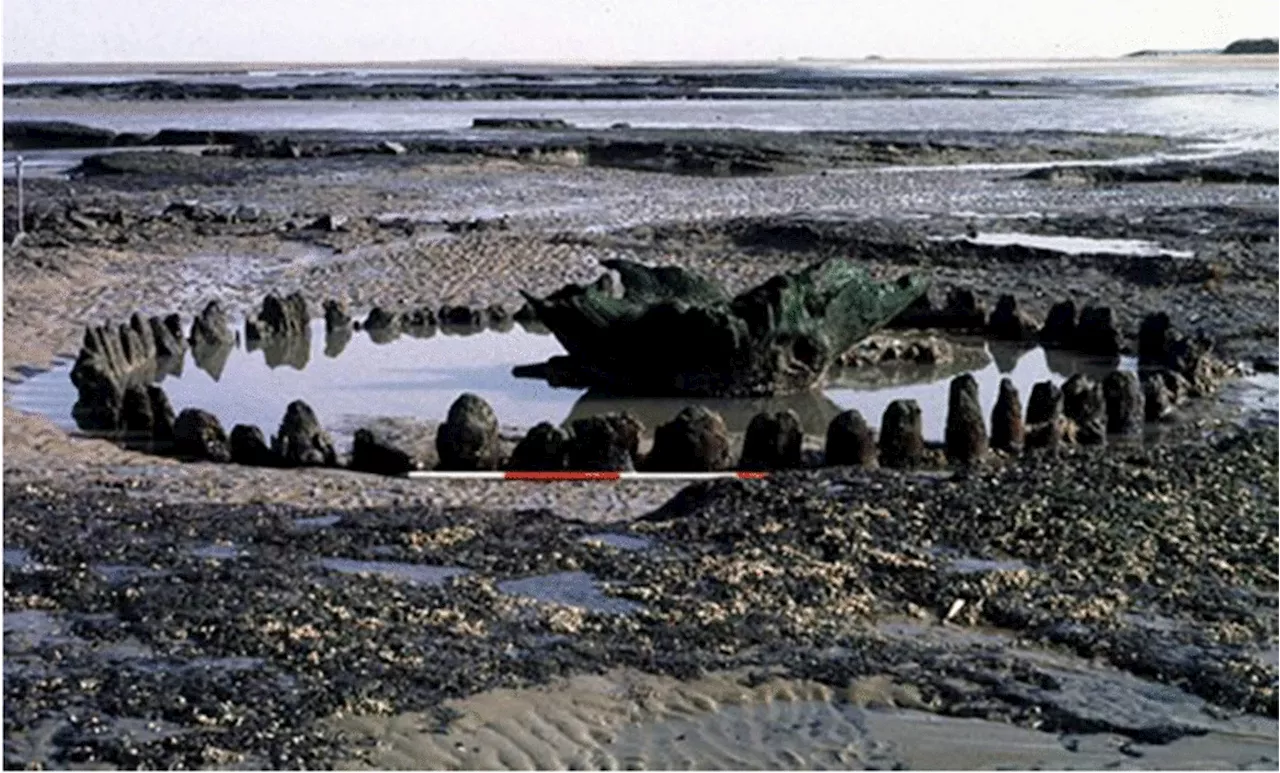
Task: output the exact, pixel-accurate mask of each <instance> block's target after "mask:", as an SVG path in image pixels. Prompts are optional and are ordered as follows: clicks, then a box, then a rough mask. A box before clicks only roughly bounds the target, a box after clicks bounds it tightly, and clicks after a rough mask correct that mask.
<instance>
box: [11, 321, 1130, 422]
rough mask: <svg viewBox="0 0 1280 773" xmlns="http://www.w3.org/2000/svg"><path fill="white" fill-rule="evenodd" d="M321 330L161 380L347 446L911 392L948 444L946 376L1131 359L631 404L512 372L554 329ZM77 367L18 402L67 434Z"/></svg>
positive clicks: (845, 377)
mask: <svg viewBox="0 0 1280 773" xmlns="http://www.w3.org/2000/svg"><path fill="white" fill-rule="evenodd" d="M313 325H314V327H313V328H312V329H311V331H310V333H309V335H308V336H304V337H302V338H296V339H293V340H292V341H276V340H268V341H265V342H263V344H262V345H261V346H260V348H261V349H262V351H263V356H262V357H259V356H257V354H256V352H254V351H250V350H248V349H237V348H236V347H235V346H234V345H233V344H224V345H223V346H220V347H214V346H208V345H205V346H199V347H195V348H194V349H192V350H191V351H190V352H189V353H188V355H187V356H188V357H191V359H192V361H193V362H194V363H195V366H196V367H195V368H190V369H186V370H185V371H184V370H183V368H182V367H181V365H182V361H181V360H178V361H176V362H172V363H168V364H167V365H166V366H165V372H164V373H158V374H157V378H162V379H163V386H164V389H165V392H166V393H167V394H168V396H169V399H170V402H171V403H172V404H173V407H174V409H175V410H177V411H181V410H183V409H184V408H202V409H204V410H207V411H210V412H212V413H213V414H214V415H216V416H218V418H219V419H220V421H221V422H222V424H223V426H224V427H228V428H229V427H231V426H233V425H235V424H240V423H244V424H254V425H257V426H259V427H275V426H277V425H278V424H279V422H280V418H281V416H283V415H284V411H285V408H286V406H287V405H288V404H289V403H290V402H291V401H293V400H296V399H302V400H306V401H307V403H308V404H310V405H311V406H312V408H313V409H314V410H315V411H316V413H317V415H318V416H319V418H320V420H321V422H323V423H324V425H325V427H326V428H328V429H329V430H330V431H331V432H332V433H333V434H334V436H335V440H337V441H338V442H339V443H340V444H346V443H349V442H350V440H351V437H350V435H351V433H354V431H355V429H357V428H359V427H360V426H362V425H364V424H367V423H368V422H369V421H370V420H372V419H373V418H375V417H385V416H395V417H405V418H414V419H420V420H427V421H440V420H442V419H443V418H444V417H445V415H446V414H447V413H448V410H449V406H450V405H451V404H452V403H453V401H454V400H456V399H457V397H458V395H459V394H461V393H462V392H474V393H475V394H478V395H480V396H481V397H482V398H484V399H485V400H487V401H488V402H489V403H490V405H492V406H493V409H494V411H495V412H496V413H497V415H498V420H499V422H500V423H501V424H502V425H504V426H509V427H531V426H533V425H535V424H537V423H539V422H542V421H550V422H553V423H557V424H567V423H569V422H572V421H574V420H576V419H580V418H584V417H587V416H592V415H599V414H602V413H608V412H612V411H622V410H626V411H629V412H631V413H632V414H634V415H635V416H637V418H639V419H640V420H641V421H642V422H643V423H644V425H645V426H646V428H647V429H648V430H649V431H650V432H652V430H653V429H655V428H656V427H657V426H659V425H661V424H663V423H665V422H667V421H669V420H670V419H672V418H673V417H674V416H675V415H676V414H677V413H679V412H680V410H681V409H683V408H684V407H685V406H687V405H691V404H702V405H705V406H706V407H708V408H710V409H711V410H714V411H716V412H718V413H720V414H721V415H722V416H723V417H724V419H725V423H726V425H727V427H728V428H729V430H730V431H732V432H744V431H745V430H746V427H747V425H748V424H749V423H750V420H751V418H752V417H753V416H754V415H755V414H756V413H758V412H760V411H780V410H792V411H795V412H796V414H797V415H799V417H800V420H801V423H802V425H803V426H804V427H805V429H806V431H807V432H808V433H809V434H811V435H815V436H822V435H824V434H825V431H826V427H827V425H828V424H829V423H830V421H831V420H832V419H833V418H834V417H835V416H836V415H838V414H839V413H840V412H841V411H843V410H845V409H848V408H856V409H857V410H859V411H861V412H862V414H863V416H864V417H866V419H867V421H868V423H869V424H871V425H872V426H873V427H875V426H877V425H878V424H879V421H880V417H881V416H882V414H883V412H884V409H885V407H886V406H887V405H888V404H889V402H891V401H892V400H895V399H900V398H906V399H914V400H917V401H918V402H919V403H920V406H921V408H922V410H923V413H924V417H923V419H924V432H925V437H926V438H927V439H929V440H940V439H941V438H942V434H943V426H944V424H945V420H946V405H947V388H948V387H947V383H948V381H949V380H950V379H951V378H953V377H954V376H956V375H957V374H959V373H964V372H971V373H973V374H974V377H975V378H976V379H977V381H978V384H979V388H980V392H981V398H982V401H983V410H984V411H985V412H987V413H989V412H990V411H991V409H992V407H993V406H994V401H995V398H996V394H997V388H998V385H999V382H1000V379H1001V378H1004V377H1009V378H1012V379H1013V380H1014V382H1015V384H1016V385H1017V387H1018V389H1019V390H1020V392H1021V394H1022V398H1023V400H1024V401H1025V400H1026V398H1027V397H1028V395H1029V394H1030V391H1031V386H1032V384H1034V383H1035V382H1037V381H1043V380H1046V379H1048V380H1052V381H1054V382H1055V383H1062V382H1063V381H1064V380H1065V379H1066V378H1067V377H1069V376H1070V375H1072V374H1074V373H1076V372H1083V373H1087V374H1089V375H1091V376H1101V375H1103V374H1105V373H1106V372H1107V371H1108V370H1110V369H1111V368H1113V367H1114V366H1116V365H1117V364H1120V365H1122V366H1124V367H1128V368H1132V367H1133V363H1132V361H1131V360H1126V361H1124V362H1121V361H1119V360H1117V359H1112V360H1098V359H1096V358H1085V357H1080V356H1079V355H1073V354H1069V353H1065V352H1051V351H1046V350H1043V349H1040V348H1026V347H1023V346H1020V345H1017V344H1012V345H1010V344H991V345H989V346H986V347H985V348H983V347H981V345H979V346H965V345H962V344H957V345H956V346H955V354H956V359H955V361H953V362H950V363H946V364H942V365H934V366H920V365H912V364H895V365H892V366H880V367H873V368H859V369H852V370H850V369H845V370H842V371H838V372H835V373H833V374H832V376H833V378H832V381H831V383H830V384H829V385H828V388H827V389H826V390H824V391H821V392H811V393H805V394H799V395H787V396H781V397H776V398H769V399H761V398H755V399H751V398H742V399H726V398H719V399H715V398H711V399H700V398H685V397H668V398H642V399H633V398H625V397H618V396H616V395H610V394H607V393H604V392H600V391H597V390H581V389H557V388H553V387H551V386H548V385H547V384H546V383H545V382H542V381H538V380H532V379H519V378H515V377H514V376H513V375H512V374H511V370H512V368H513V367H514V366H515V365H519V364H526V363H530V362H539V361H545V360H546V359H548V358H549V357H552V356H554V355H558V354H563V350H562V349H561V347H560V344H559V342H557V341H556V339H555V338H554V337H552V336H547V335H539V334H533V333H530V332H527V331H525V330H523V329H521V327H516V328H515V329H513V330H512V331H511V332H509V333H497V332H494V331H491V330H485V331H475V330H474V329H471V328H467V329H465V330H466V332H467V333H468V334H467V335H458V333H459V332H462V330H461V329H459V328H452V327H446V328H443V329H437V328H423V329H416V330H413V331H408V330H406V331H402V332H403V333H405V334H404V335H399V336H397V337H394V338H393V339H392V341H393V343H392V342H388V343H383V344H378V343H376V341H375V340H374V338H373V337H372V336H371V335H370V334H368V333H366V332H353V331H351V330H345V331H335V333H333V334H330V335H326V333H325V329H324V323H323V321H320V320H317V321H315V322H314V323H313ZM433 331H434V333H436V334H433ZM410 332H413V335H410V334H409V333H410ZM282 365H287V366H288V367H281V366H282ZM70 367H71V363H63V364H62V365H60V366H59V367H57V368H55V369H53V370H51V371H48V372H46V373H43V374H39V375H36V376H33V377H32V378H30V379H28V380H27V381H25V382H23V383H21V384H17V385H13V386H11V387H10V388H9V394H10V399H11V402H12V404H13V405H14V406H15V407H16V408H18V409H19V410H26V411H32V412H37V413H42V414H45V415H48V416H50V417H51V418H52V419H53V420H54V421H56V422H58V423H59V424H60V425H61V426H63V427H64V428H66V429H68V430H74V429H76V422H75V420H74V418H73V414H72V407H73V406H74V405H75V403H76V400H77V397H78V395H77V393H76V389H75V387H74V386H73V385H72V384H71V381H70V378H69V377H68V376H69V370H70Z"/></svg>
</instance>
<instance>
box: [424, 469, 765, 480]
mask: <svg viewBox="0 0 1280 773" xmlns="http://www.w3.org/2000/svg"><path fill="white" fill-rule="evenodd" d="M405 477H408V478H414V479H417V480H526V481H558V480H605V481H608V480H716V479H720V478H736V479H738V480H760V479H761V478H766V477H768V473H764V472H733V471H730V472H630V471H619V472H572V471H555V472H518V471H512V470H493V471H488V470H485V471H480V472H443V471H437V470H430V471H418V472H410V473H406V476H405Z"/></svg>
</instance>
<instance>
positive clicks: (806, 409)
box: [563, 390, 878, 434]
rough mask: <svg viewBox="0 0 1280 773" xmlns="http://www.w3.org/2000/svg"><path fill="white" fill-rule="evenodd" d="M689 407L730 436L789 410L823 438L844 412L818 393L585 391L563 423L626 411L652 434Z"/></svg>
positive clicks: (811, 431) (812, 432)
mask: <svg viewBox="0 0 1280 773" xmlns="http://www.w3.org/2000/svg"><path fill="white" fill-rule="evenodd" d="M689 405H701V406H704V407H706V408H707V409H708V410H712V411H715V412H716V413H718V414H720V416H721V417H722V418H723V419H724V423H725V426H726V428H727V429H728V430H729V431H730V432H746V431H747V425H748V424H750V423H751V419H752V417H754V416H755V415H756V414H757V413H760V412H762V411H786V410H791V411H795V412H796V415H797V416H799V417H800V426H802V427H804V428H805V430H806V431H807V432H809V433H811V434H823V433H825V432H826V427H827V425H828V424H830V423H831V420H832V419H834V418H835V417H836V416H838V415H839V414H840V412H841V411H843V410H844V408H842V407H840V405H838V404H837V403H835V402H834V401H833V400H831V398H829V397H827V395H825V394H823V393H822V392H806V393H804V394H798V395H786V396H782V397H768V398H715V397H646V398H620V397H615V396H611V395H609V394H607V393H603V392H599V391H596V390H588V391H587V393H586V394H584V395H583V396H582V397H580V398H578V401H577V402H576V403H574V404H573V410H571V411H570V412H569V415H568V416H567V417H566V418H565V419H564V422H563V423H564V424H565V425H568V424H570V423H572V422H573V421H576V420H577V419H584V418H587V417H588V416H599V415H601V414H604V413H613V412H621V411H627V412H629V413H630V414H631V415H633V416H635V417H636V418H637V419H639V420H640V422H641V423H642V424H644V426H645V427H646V428H648V429H650V430H652V429H653V428H655V427H657V426H659V425H661V424H664V423H666V422H668V421H670V420H671V419H672V418H674V417H675V415H676V414H678V413H679V412H680V411H681V410H683V409H684V408H685V407H686V406H689ZM877 418H878V417H877Z"/></svg>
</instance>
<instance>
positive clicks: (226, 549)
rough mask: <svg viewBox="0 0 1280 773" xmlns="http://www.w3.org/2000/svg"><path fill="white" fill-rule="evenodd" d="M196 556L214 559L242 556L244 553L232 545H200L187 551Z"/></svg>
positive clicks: (220, 559)
mask: <svg viewBox="0 0 1280 773" xmlns="http://www.w3.org/2000/svg"><path fill="white" fill-rule="evenodd" d="M188 552H189V553H190V554H191V555H193V556H195V557H196V558H208V559H211V560H215V561H222V560H230V559H233V558H243V557H244V556H245V555H246V554H245V552H244V551H243V550H241V549H239V548H237V547H236V546H234V545H201V546H200V547H197V548H192V549H191V550H190V551H188Z"/></svg>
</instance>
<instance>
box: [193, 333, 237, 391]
mask: <svg viewBox="0 0 1280 773" xmlns="http://www.w3.org/2000/svg"><path fill="white" fill-rule="evenodd" d="M234 348H235V346H234V345H233V344H232V343H231V342H230V341H224V342H223V343H220V344H215V343H210V342H208V341H201V342H200V343H197V344H195V345H194V346H192V347H191V359H192V360H194V361H195V364H196V367H197V368H199V369H200V370H203V371H204V372H205V373H208V374H209V376H210V378H212V379H213V380H214V381H220V380H221V379H222V373H223V371H225V370H226V368H227V360H228V359H229V358H230V357H231V351H232V349H234Z"/></svg>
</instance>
